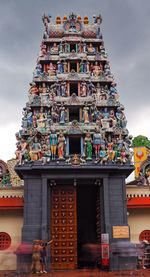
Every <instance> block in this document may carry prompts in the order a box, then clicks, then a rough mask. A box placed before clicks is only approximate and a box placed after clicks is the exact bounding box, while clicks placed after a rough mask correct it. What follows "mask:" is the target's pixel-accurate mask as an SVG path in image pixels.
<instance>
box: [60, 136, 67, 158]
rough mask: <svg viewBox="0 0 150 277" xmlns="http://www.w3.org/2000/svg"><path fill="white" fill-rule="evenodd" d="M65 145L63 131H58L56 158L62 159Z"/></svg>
mask: <svg viewBox="0 0 150 277" xmlns="http://www.w3.org/2000/svg"><path fill="white" fill-rule="evenodd" d="M65 145H66V139H65V137H64V134H63V132H60V133H59V136H58V158H59V159H64V155H65Z"/></svg>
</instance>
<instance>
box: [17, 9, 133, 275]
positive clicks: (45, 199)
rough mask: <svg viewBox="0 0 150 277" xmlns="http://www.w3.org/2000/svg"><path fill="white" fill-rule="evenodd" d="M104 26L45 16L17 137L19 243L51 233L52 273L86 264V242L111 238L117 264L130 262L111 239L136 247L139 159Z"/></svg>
mask: <svg viewBox="0 0 150 277" xmlns="http://www.w3.org/2000/svg"><path fill="white" fill-rule="evenodd" d="M101 22H102V18H101V16H100V15H99V16H93V18H92V20H91V21H89V19H88V17H87V16H85V17H83V18H81V17H80V16H79V15H76V14H74V13H72V14H69V15H67V16H66V15H65V16H64V17H63V18H60V17H59V16H57V17H56V19H55V20H54V21H53V20H52V19H51V17H50V16H48V15H44V16H43V23H44V34H43V38H42V41H41V44H40V51H39V55H38V58H37V62H36V65H35V69H34V72H33V79H32V81H31V82H30V84H29V91H28V102H27V103H26V105H25V107H24V108H23V117H22V123H21V129H20V130H19V131H18V133H17V134H16V139H17V149H16V158H17V160H18V164H17V165H16V167H15V170H16V172H17V173H18V175H19V177H20V178H22V179H23V180H24V221H23V228H22V242H23V243H24V242H25V243H31V242H32V241H33V240H35V239H44V240H49V239H53V242H52V244H51V248H50V251H49V253H48V261H49V262H48V263H49V268H50V269H57V270H60V269H77V268H81V267H82V260H83V251H82V250H83V246H84V245H85V244H100V243H102V244H104V246H105V247H104V248H103V250H102V253H103V263H104V265H105V262H106V265H108V264H107V261H108V260H109V268H110V269H118V268H119V267H122V268H123V267H125V265H126V264H127V262H128V263H130V261H129V260H131V259H129V257H128V254H126V255H124V256H120V255H119V251H118V252H115V251H114V252H113V250H112V245H114V243H118V245H119V243H120V242H124V241H125V242H128V243H129V244H130V231H129V227H128V224H127V208H126V187H125V178H126V177H127V176H128V175H129V174H130V173H131V172H132V171H133V165H132V163H131V158H132V154H131V152H130V146H131V137H130V136H129V132H128V130H127V129H126V124H127V120H126V116H125V111H124V106H123V105H122V104H121V103H120V102H119V93H118V91H117V85H116V83H115V80H114V76H113V74H112V72H111V68H110V63H109V61H108V55H107V52H106V50H105V46H104V40H103V35H102V33H101ZM109 249H111V251H109ZM22 256H23V255H20V256H19V254H18V263H19V262H20V263H21V259H22ZM23 259H24V260H25V259H26V261H28V260H29V257H27V255H26V257H23ZM105 260H106V261H105Z"/></svg>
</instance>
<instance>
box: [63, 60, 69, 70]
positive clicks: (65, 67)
mask: <svg viewBox="0 0 150 277" xmlns="http://www.w3.org/2000/svg"><path fill="white" fill-rule="evenodd" d="M63 73H68V63H67V61H66V60H64V61H63Z"/></svg>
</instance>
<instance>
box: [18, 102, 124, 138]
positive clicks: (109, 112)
mask: <svg viewBox="0 0 150 277" xmlns="http://www.w3.org/2000/svg"><path fill="white" fill-rule="evenodd" d="M72 112H73V118H72ZM22 114H23V117H22V126H21V127H22V129H23V133H28V131H29V130H30V129H32V128H37V129H38V130H39V131H41V132H46V131H47V130H48V129H49V128H50V127H51V126H52V125H53V124H55V123H57V125H60V126H61V125H66V126H68V127H69V126H70V124H71V122H72V121H73V120H76V121H78V122H79V123H80V125H83V124H84V125H87V126H90V125H93V124H94V125H98V126H99V127H100V128H101V129H102V130H103V131H107V130H108V129H110V128H111V129H112V131H114V130H115V129H116V128H120V129H126V124H127V120H126V117H125V113H124V107H123V106H119V107H115V108H112V107H111V108H108V107H103V108H99V107H97V106H96V104H95V102H93V103H92V104H91V105H90V106H88V105H87V104H85V106H83V107H78V108H77V109H76V110H75V111H74V110H72V107H66V106H65V105H64V104H63V102H62V103H61V104H60V105H57V103H56V102H54V103H53V106H52V107H49V108H48V107H40V109H37V108H33V109H32V108H31V107H25V108H24V109H23V112H22Z"/></svg>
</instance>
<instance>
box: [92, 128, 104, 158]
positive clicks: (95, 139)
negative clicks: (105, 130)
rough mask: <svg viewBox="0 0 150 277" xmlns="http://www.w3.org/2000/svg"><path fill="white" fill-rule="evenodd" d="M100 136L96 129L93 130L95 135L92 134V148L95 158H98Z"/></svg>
mask: <svg viewBox="0 0 150 277" xmlns="http://www.w3.org/2000/svg"><path fill="white" fill-rule="evenodd" d="M101 139H102V135H101V134H100V132H99V129H98V128H95V133H94V134H93V147H94V149H95V157H96V159H98V158H99V152H100V146H101Z"/></svg>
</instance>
